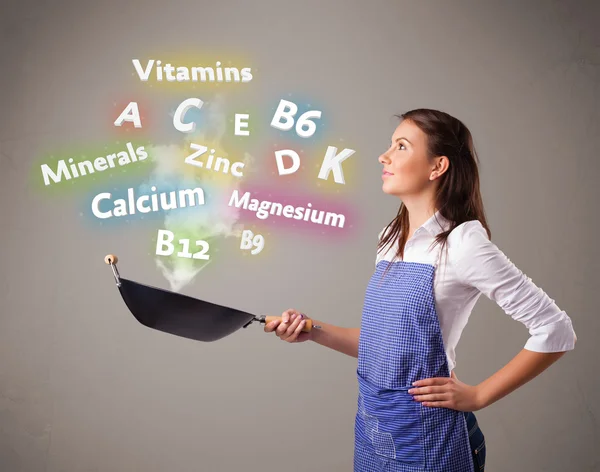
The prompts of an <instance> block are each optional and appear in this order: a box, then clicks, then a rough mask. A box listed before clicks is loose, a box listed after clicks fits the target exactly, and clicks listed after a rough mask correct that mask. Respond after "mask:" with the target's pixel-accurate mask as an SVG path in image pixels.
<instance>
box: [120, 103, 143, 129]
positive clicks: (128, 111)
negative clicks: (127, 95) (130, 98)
mask: <svg viewBox="0 0 600 472" xmlns="http://www.w3.org/2000/svg"><path fill="white" fill-rule="evenodd" d="M124 121H130V122H132V123H133V126H135V127H136V128H141V127H142V120H141V119H140V111H139V110H138V105H137V102H129V105H127V107H126V108H125V110H123V112H122V113H121V114H120V115H119V117H118V118H117V119H116V120H115V126H121V125H122V124H123V122H124Z"/></svg>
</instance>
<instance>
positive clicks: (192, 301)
mask: <svg viewBox="0 0 600 472" xmlns="http://www.w3.org/2000/svg"><path fill="white" fill-rule="evenodd" d="M118 261H119V259H118V257H117V256H115V255H113V254H108V255H107V256H106V257H105V258H104V262H106V263H107V264H108V265H110V267H111V268H112V271H113V275H114V277H115V281H116V283H117V287H118V288H119V292H120V293H121V297H123V301H124V302H125V305H127V308H129V311H130V312H131V314H132V315H133V316H134V317H135V318H136V319H137V320H138V321H139V322H140V323H141V324H143V325H144V326H147V327H148V328H153V329H156V330H158V331H164V332H165V333H170V334H174V335H176V336H181V337H184V338H189V339H195V340H196V341H205V342H209V341H216V340H218V339H221V338H224V337H225V336H228V335H230V334H231V333H233V332H235V331H237V330H238V329H240V328H246V327H248V326H249V325H250V324H251V323H253V322H255V321H256V322H258V323H263V324H266V323H269V322H271V321H273V320H276V319H281V316H265V315H261V316H255V315H253V314H251V313H247V312H245V311H241V310H237V309H235V308H229V307H226V306H223V305H218V304H216V303H211V302H208V301H205V300H200V299H197V298H193V297H188V296H187V295H182V294H180V293H176V292H171V291H169V290H163V289H161V288H157V287H152V286H150V285H144V284H140V283H138V282H134V281H133V280H128V279H124V278H123V277H121V275H120V274H119V270H118V269H117V262H118ZM312 328H321V327H320V326H317V325H313V323H312V320H311V319H310V318H306V326H305V327H304V328H303V330H302V331H306V332H309V331H311V329H312Z"/></svg>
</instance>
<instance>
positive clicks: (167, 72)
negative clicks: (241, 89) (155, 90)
mask: <svg viewBox="0 0 600 472" xmlns="http://www.w3.org/2000/svg"><path fill="white" fill-rule="evenodd" d="M132 62H133V67H134V68H135V71H136V72H137V74H138V77H139V78H140V80H141V81H142V82H147V81H148V79H149V78H150V74H151V73H152V70H154V71H155V73H156V80H157V81H162V80H167V81H168V82H189V81H192V82H223V81H225V82H250V81H251V80H252V72H251V70H252V69H251V68H250V67H244V68H243V69H242V70H241V71H240V70H238V68H237V67H225V70H223V69H221V62H220V61H217V64H216V66H217V67H215V68H214V69H213V68H212V67H186V66H177V67H175V66H172V65H171V64H168V63H167V64H165V65H164V66H162V65H161V61H154V59H150V60H149V61H148V62H147V63H146V67H145V68H142V64H141V63H140V61H139V59H133V60H132ZM163 74H164V76H165V78H164V79H163Z"/></svg>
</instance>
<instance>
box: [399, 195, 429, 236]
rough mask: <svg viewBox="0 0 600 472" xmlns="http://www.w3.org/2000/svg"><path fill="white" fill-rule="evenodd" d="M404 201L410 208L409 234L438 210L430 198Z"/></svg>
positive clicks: (407, 207) (408, 208)
mask: <svg viewBox="0 0 600 472" xmlns="http://www.w3.org/2000/svg"><path fill="white" fill-rule="evenodd" d="M403 203H404V206H406V209H407V210H408V222H409V229H408V234H409V235H412V234H413V233H414V232H415V231H416V230H417V228H419V227H420V226H422V225H423V223H425V222H426V221H427V220H428V219H429V218H431V217H432V216H433V215H434V214H435V212H436V209H435V205H434V202H433V201H430V200H422V199H421V200H410V199H407V200H405V201H404V202H403Z"/></svg>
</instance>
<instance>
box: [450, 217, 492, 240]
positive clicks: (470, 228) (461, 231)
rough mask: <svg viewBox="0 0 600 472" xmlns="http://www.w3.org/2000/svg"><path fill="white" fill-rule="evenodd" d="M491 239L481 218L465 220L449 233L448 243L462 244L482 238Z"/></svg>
mask: <svg viewBox="0 0 600 472" xmlns="http://www.w3.org/2000/svg"><path fill="white" fill-rule="evenodd" d="M482 238H483V239H485V240H487V241H489V240H490V238H489V237H488V234H487V231H486V229H485V227H484V226H483V225H482V224H481V221H479V220H470V221H465V222H464V223H461V224H459V225H458V226H457V227H456V228H454V229H453V230H452V231H451V232H450V234H449V235H448V243H454V244H461V243H465V242H467V243H468V242H469V241H476V240H480V239H482Z"/></svg>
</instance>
